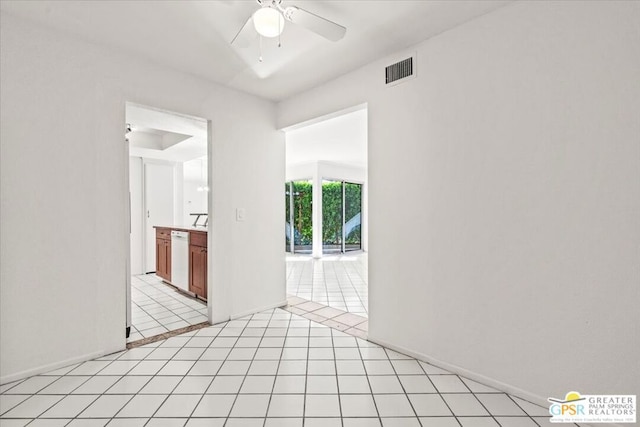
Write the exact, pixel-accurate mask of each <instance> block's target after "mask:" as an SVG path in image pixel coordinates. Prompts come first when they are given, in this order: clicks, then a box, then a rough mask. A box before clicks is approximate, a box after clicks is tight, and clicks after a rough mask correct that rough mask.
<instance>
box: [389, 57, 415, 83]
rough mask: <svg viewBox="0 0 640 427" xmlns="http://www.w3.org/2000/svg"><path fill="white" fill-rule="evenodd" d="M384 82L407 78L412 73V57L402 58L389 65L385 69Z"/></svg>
mask: <svg viewBox="0 0 640 427" xmlns="http://www.w3.org/2000/svg"><path fill="white" fill-rule="evenodd" d="M385 73H386V81H385V83H386V84H389V83H393V82H395V81H398V80H401V79H404V78H407V77H409V76H412V75H413V57H411V58H407V59H404V60H402V61H400V62H396V63H395V64H391V65H389V66H388V67H387V68H386V69H385Z"/></svg>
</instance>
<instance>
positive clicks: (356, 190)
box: [343, 182, 362, 252]
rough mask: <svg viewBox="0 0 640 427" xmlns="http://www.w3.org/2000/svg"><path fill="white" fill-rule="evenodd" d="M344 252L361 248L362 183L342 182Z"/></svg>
mask: <svg viewBox="0 0 640 427" xmlns="http://www.w3.org/2000/svg"><path fill="white" fill-rule="evenodd" d="M344 212H345V216H344V218H345V222H344V249H343V250H344V252H346V251H359V250H360V249H362V184H354V183H351V182H345V183H344Z"/></svg>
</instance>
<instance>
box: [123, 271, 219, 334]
mask: <svg viewBox="0 0 640 427" xmlns="http://www.w3.org/2000/svg"><path fill="white" fill-rule="evenodd" d="M206 321H207V304H206V303H205V302H203V301H200V300H198V299H196V298H191V297H189V296H187V295H184V294H182V293H180V292H179V291H178V290H176V289H174V288H173V287H171V286H169V285H167V284H165V283H163V282H162V280H161V279H160V278H159V277H158V276H156V275H155V274H142V275H139V276H133V277H132V278H131V323H132V326H131V334H130V335H129V338H128V339H127V342H133V341H137V340H140V339H143V338H148V337H152V336H156V335H160V334H163V333H165V332H168V331H175V330H177V329H180V328H184V327H186V326H189V325H196V324H198V323H202V322H206Z"/></svg>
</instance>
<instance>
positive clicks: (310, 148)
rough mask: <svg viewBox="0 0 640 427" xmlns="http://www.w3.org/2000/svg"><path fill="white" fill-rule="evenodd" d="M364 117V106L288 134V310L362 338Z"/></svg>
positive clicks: (365, 306)
mask: <svg viewBox="0 0 640 427" xmlns="http://www.w3.org/2000/svg"><path fill="white" fill-rule="evenodd" d="M367 115H368V112H367V108H366V106H359V107H357V108H354V109H351V110H350V111H346V112H344V113H343V114H339V113H336V114H332V115H330V117H324V118H319V119H317V120H315V121H313V123H311V124H309V123H305V124H301V125H300V126H294V127H293V128H290V129H286V130H285V132H286V183H285V203H286V218H285V220H286V223H287V225H286V228H285V236H286V237H285V250H286V261H287V295H288V298H289V306H290V307H293V308H295V312H296V313H298V314H301V315H303V316H305V315H308V316H309V318H310V319H312V320H315V321H319V322H320V323H325V322H327V324H331V325H333V326H336V327H339V328H341V329H343V330H345V331H349V332H350V333H352V334H354V335H358V336H366V334H367V327H368V323H367V319H368V256H367V238H368V234H367V225H368V224H367V213H368V211H367V185H368V165H367ZM309 236H310V238H309ZM309 240H310V242H309ZM309 244H310V246H311V250H309Z"/></svg>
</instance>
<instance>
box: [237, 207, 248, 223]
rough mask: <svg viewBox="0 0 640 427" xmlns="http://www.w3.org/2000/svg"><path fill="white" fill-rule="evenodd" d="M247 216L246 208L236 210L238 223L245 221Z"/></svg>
mask: <svg viewBox="0 0 640 427" xmlns="http://www.w3.org/2000/svg"><path fill="white" fill-rule="evenodd" d="M245 216H246V211H245V209H244V208H237V209H236V221H244V218H245Z"/></svg>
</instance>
